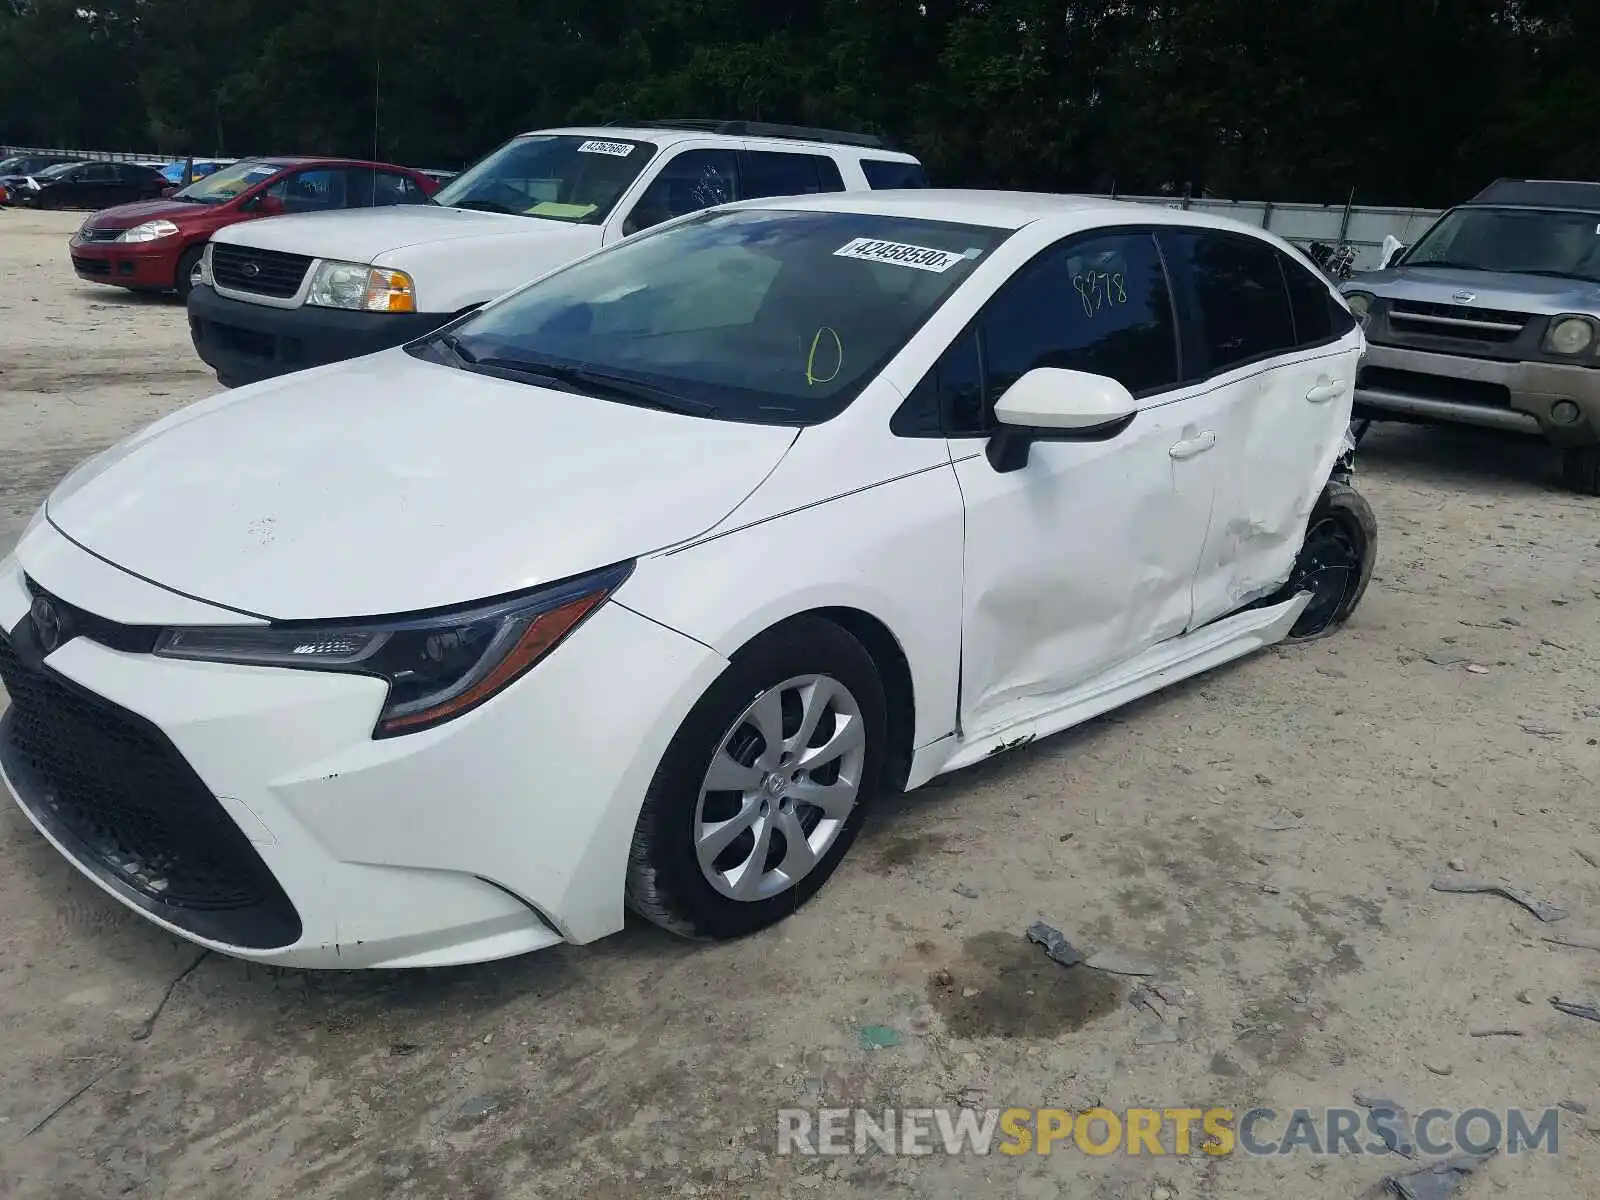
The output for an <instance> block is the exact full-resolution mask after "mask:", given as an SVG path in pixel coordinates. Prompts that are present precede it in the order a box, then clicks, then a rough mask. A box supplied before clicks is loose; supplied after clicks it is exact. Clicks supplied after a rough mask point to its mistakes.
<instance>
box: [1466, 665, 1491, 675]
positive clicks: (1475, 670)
mask: <svg viewBox="0 0 1600 1200" xmlns="http://www.w3.org/2000/svg"><path fill="white" fill-rule="evenodd" d="M1467 670H1468V671H1470V672H1471V673H1472V674H1474V675H1487V674H1488V673H1489V668H1488V667H1483V666H1479V665H1478V664H1477V663H1468V664H1467Z"/></svg>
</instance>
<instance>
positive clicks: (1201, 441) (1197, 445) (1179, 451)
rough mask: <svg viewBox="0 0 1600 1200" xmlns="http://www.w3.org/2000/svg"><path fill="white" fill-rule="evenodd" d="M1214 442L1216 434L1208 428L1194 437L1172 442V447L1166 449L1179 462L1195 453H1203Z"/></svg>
mask: <svg viewBox="0 0 1600 1200" xmlns="http://www.w3.org/2000/svg"><path fill="white" fill-rule="evenodd" d="M1216 444H1217V435H1216V434H1215V433H1213V432H1211V430H1209V429H1208V430H1206V431H1205V432H1204V433H1202V434H1199V435H1198V436H1196V437H1192V438H1185V439H1184V440H1183V441H1181V442H1174V443H1173V446H1172V449H1171V450H1168V451H1167V453H1168V454H1170V455H1172V457H1173V458H1176V459H1178V460H1179V461H1180V462H1181V461H1182V460H1183V459H1186V458H1193V457H1194V456H1195V455H1197V454H1204V453H1205V452H1206V451H1207V450H1209V449H1211V447H1213V446H1215V445H1216Z"/></svg>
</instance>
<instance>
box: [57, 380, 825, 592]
mask: <svg viewBox="0 0 1600 1200" xmlns="http://www.w3.org/2000/svg"><path fill="white" fill-rule="evenodd" d="M796 436H797V433H796V431H795V430H793V429H787V428H779V427H775V426H763V425H750V424H736V423H731V422H722V421H712V420H708V419H703V418H698V417H688V416H681V415H678V414H675V413H667V412H661V411H658V410H654V409H646V408H639V407H634V406H629V405H625V404H620V403H613V402H610V401H606V400H600V399H594V398H591V397H588V396H580V395H575V394H572V393H568V392H558V391H552V390H546V389H543V388H539V387H533V386H529V385H526V384H520V383H513V382H508V381H505V380H501V379H493V378H488V377H485V376H482V375H476V374H473V373H471V372H467V371H460V370H455V369H453V368H450V367H444V366H439V365H436V364H433V363H428V362H423V361H420V360H418V359H416V358H413V357H412V356H411V355H409V354H407V353H406V352H405V351H404V350H398V349H397V350H391V351H387V352H385V353H383V354H379V355H374V356H371V357H368V358H363V359H356V360H352V361H350V362H345V363H338V364H334V365H332V366H328V367H320V368H314V369H312V370H310V371H306V372H301V373H298V374H295V375H289V376H284V377H282V378H280V379H276V380H272V381H269V382H267V383H263V384H257V385H254V386H252V387H245V388H240V389H238V390H236V391H233V392H229V393H225V394H224V395H221V396H217V397H213V398H212V399H210V400H206V401H202V402H201V403H199V404H197V405H193V406H191V407H189V408H187V409H183V410H180V411H179V412H177V413H174V414H172V415H171V416H169V417H167V418H165V419H163V420H161V421H158V422H157V423H156V424H155V425H152V426H150V427H149V428H148V429H146V430H144V431H143V432H141V433H138V434H135V435H134V436H133V437H131V438H128V439H127V440H125V441H123V442H121V443H118V444H117V445H116V446H113V447H112V448H111V449H110V450H108V451H106V452H104V453H103V454H101V455H100V456H98V457H97V458H95V459H91V460H90V461H89V462H87V463H84V464H83V465H82V466H80V467H79V468H78V469H77V470H75V471H74V472H72V473H71V474H69V475H68V476H67V478H65V479H64V480H62V482H61V483H60V484H59V485H58V486H57V488H56V490H55V491H54V492H52V493H51V495H50V497H49V499H48V501H47V502H46V515H47V516H48V518H49V520H50V522H51V523H52V524H53V525H54V526H55V527H56V528H57V529H59V530H60V531H61V532H62V533H64V534H65V535H66V536H67V537H69V538H71V539H72V540H73V541H75V542H77V543H78V544H79V545H81V546H83V547H84V548H86V549H88V550H89V551H91V552H93V553H94V554H96V555H99V556H100V557H101V558H103V559H105V560H107V561H108V562H111V563H114V564H116V565H117V566H119V567H122V568H124V569H125V570H128V571H130V572H132V573H134V574H137V575H141V576H143V577H145V578H147V579H150V580H152V581H154V582H156V583H158V584H162V585H164V586H166V587H168V588H171V589H173V590H176V591H180V592H184V593H187V594H188V595H190V596H192V597H195V598H197V599H201V600H206V601H210V602H212V603H214V604H220V605H224V606H227V607H229V608H234V609H238V610H241V611H243V612H247V613H252V614H256V615H258V616H263V617H270V618H275V619H282V620H288V619H330V618H338V617H357V616H372V615H378V614H389V613H397V612H410V611H415V610H420V609H428V608H436V607H443V606H446V605H452V604H459V603H463V602H466V601H470V600H477V599H483V598H486V597H490V596H497V595H501V594H504V593H508V592H515V591H518V590H520V589H523V588H529V587H533V586H536V585H538V584H541V583H546V582H549V581H551V580H556V579H563V578H566V577H568V576H572V575H577V574H581V573H583V572H585V571H588V570H591V569H594V568H597V567H601V566H605V565H608V564H610V563H613V562H619V561H622V560H624V559H628V558H632V557H635V556H637V555H640V554H644V553H646V552H648V551H651V550H655V549H658V548H660V547H662V546H666V545H671V544H673V543H675V542H678V541H682V540H684V539H687V538H691V537H694V536H695V535H697V534H699V533H702V532H704V531H705V530H707V529H710V528H711V527H712V526H714V525H716V524H717V523H718V522H719V521H721V520H722V519H723V518H724V517H725V516H727V514H728V513H730V512H732V511H733V509H734V508H736V507H737V506H738V505H739V503H740V502H741V501H742V500H744V499H745V498H746V497H747V496H748V495H749V494H750V493H751V492H752V491H754V490H755V488H756V487H757V486H758V485H759V484H760V483H761V481H762V480H763V479H765V478H766V476H767V475H768V474H769V473H770V472H771V471H772V469H773V468H774V467H775V466H776V465H777V464H778V462H779V461H780V460H781V459H782V458H783V456H784V454H785V452H786V451H787V450H788V448H789V447H790V446H791V445H792V444H793V443H794V440H795V437H796ZM83 602H84V603H85V604H88V605H89V606H90V607H93V603H92V601H91V600H89V599H87V598H85V599H84V601H83Z"/></svg>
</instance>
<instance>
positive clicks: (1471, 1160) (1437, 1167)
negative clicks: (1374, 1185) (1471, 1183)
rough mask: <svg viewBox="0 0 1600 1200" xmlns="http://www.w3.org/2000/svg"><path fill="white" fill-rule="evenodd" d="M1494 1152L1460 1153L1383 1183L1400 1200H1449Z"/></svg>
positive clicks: (1389, 1177) (1386, 1179)
mask: <svg viewBox="0 0 1600 1200" xmlns="http://www.w3.org/2000/svg"><path fill="white" fill-rule="evenodd" d="M1494 1155H1495V1152H1494V1151H1493V1150H1491V1151H1489V1153H1487V1154H1457V1155H1453V1156H1452V1157H1450V1158H1446V1159H1443V1160H1441V1161H1439V1162H1436V1163H1430V1164H1429V1165H1428V1166H1426V1167H1423V1168H1422V1169H1421V1170H1420V1171H1412V1172H1410V1173H1408V1174H1405V1175H1390V1176H1388V1177H1387V1178H1385V1179H1384V1181H1383V1182H1384V1184H1385V1185H1386V1186H1387V1187H1388V1188H1389V1191H1390V1192H1391V1193H1392V1194H1393V1195H1396V1196H1398V1197H1400V1200H1450V1197H1452V1196H1454V1195H1455V1194H1456V1189H1458V1188H1459V1187H1460V1186H1461V1184H1462V1182H1463V1181H1464V1180H1466V1179H1467V1177H1468V1176H1470V1175H1471V1174H1472V1173H1473V1172H1475V1171H1476V1170H1477V1169H1478V1168H1479V1167H1481V1166H1483V1164H1484V1163H1486V1162H1488V1161H1489V1160H1490V1159H1491V1158H1493V1157H1494Z"/></svg>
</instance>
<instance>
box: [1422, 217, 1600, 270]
mask: <svg viewBox="0 0 1600 1200" xmlns="http://www.w3.org/2000/svg"><path fill="white" fill-rule="evenodd" d="M1403 262H1404V265H1406V266H1408V267H1430V266H1431V267H1464V268H1467V269H1469V270H1474V271H1504V272H1508V273H1515V274H1523V275H1554V276H1559V277H1561V278H1570V279H1587V280H1593V281H1597V282H1600V214H1596V213H1581V212H1561V211H1555V210H1539V209H1528V208H1458V209H1455V210H1453V211H1451V212H1449V213H1446V214H1445V215H1444V216H1443V217H1442V218H1440V220H1439V223H1438V224H1436V225H1435V226H1434V227H1433V228H1432V229H1430V230H1429V231H1428V232H1427V233H1426V234H1424V235H1423V236H1422V238H1421V239H1420V240H1419V241H1418V242H1417V244H1416V245H1415V246H1413V247H1412V248H1411V252H1410V253H1409V254H1407V255H1406V256H1405V258H1404V260H1403Z"/></svg>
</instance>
